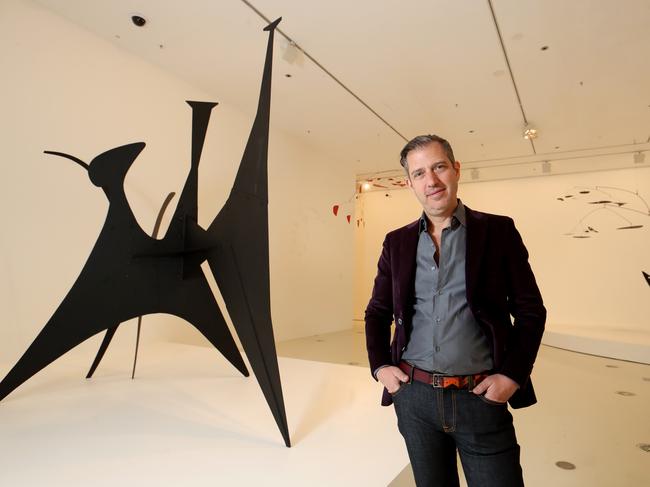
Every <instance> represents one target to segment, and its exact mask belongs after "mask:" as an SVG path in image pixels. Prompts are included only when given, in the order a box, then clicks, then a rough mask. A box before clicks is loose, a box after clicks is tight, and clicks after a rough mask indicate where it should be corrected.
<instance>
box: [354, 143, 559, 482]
mask: <svg viewBox="0 0 650 487" xmlns="http://www.w3.org/2000/svg"><path fill="white" fill-rule="evenodd" d="M400 162H401V164H402V166H403V167H404V169H405V171H406V175H407V184H408V186H409V187H410V188H411V190H413V193H414V194H415V196H416V198H417V199H418V201H419V202H420V204H421V205H422V208H423V210H424V211H423V213H422V216H421V218H420V219H419V220H417V221H415V222H413V223H411V224H409V225H407V226H405V227H402V228H400V229H398V230H395V231H393V232H390V233H389V234H388V235H386V239H385V240H384V244H383V249H382V253H381V257H380V258H379V264H378V272H377V277H376V278H375V284H374V288H373V292H372V298H371V299H370V302H369V303H368V307H367V309H366V316H365V321H366V340H367V348H368V357H369V361H370V367H371V371H372V373H373V376H374V377H375V378H376V379H378V380H379V381H380V382H381V383H382V384H383V385H384V386H385V388H384V395H383V398H382V405H385V406H387V405H390V404H391V403H393V404H394V405H395V412H396V414H397V421H398V427H399V430H400V433H401V434H402V436H403V437H404V439H405V442H406V447H407V450H408V453H409V457H410V459H411V464H412V467H413V473H414V475H415V480H416V483H417V485H418V486H419V487H423V486H458V485H459V481H458V471H457V468H456V450H458V453H459V456H460V459H461V462H462V465H463V470H464V472H465V478H466V479H467V482H468V485H469V486H470V487H490V486H494V487H497V486H498V487H513V486H520V485H523V479H522V473H521V467H520V463H519V445H518V444H517V439H516V437H515V431H514V426H513V422H512V416H511V414H510V412H509V411H508V407H507V403H508V402H509V403H510V405H511V406H512V407H513V408H519V407H526V406H530V405H532V404H534V403H535V402H536V398H535V393H534V391H533V386H532V383H531V381H530V378H529V377H530V373H531V370H532V368H533V363H534V361H535V357H536V355H537V350H538V348H539V345H540V342H541V338H542V333H543V331H544V322H545V319H546V310H545V308H544V305H543V303H542V297H541V295H540V292H539V289H538V288H537V284H536V282H535V277H534V276H533V273H532V270H531V268H530V265H529V264H528V252H527V251H526V248H525V246H524V244H523V242H522V240H521V237H520V235H519V233H518V232H517V230H516V229H515V226H514V223H513V221H512V219H510V218H508V217H505V216H498V215H490V214H487V213H481V212H478V211H473V210H471V209H470V208H468V207H467V206H465V205H463V203H462V202H461V201H460V200H459V199H458V198H457V190H458V181H459V179H460V163H459V162H458V161H456V160H455V158H454V154H453V151H452V148H451V146H450V145H449V142H447V141H446V140H445V139H443V138H441V137H438V136H436V135H423V136H419V137H416V138H414V139H413V140H411V141H410V142H409V143H408V144H406V146H405V147H404V149H403V150H402V152H401V160H400ZM511 316H512V317H513V318H514V321H511ZM393 318H394V321H395V333H394V336H393V339H392V342H391V323H392V321H393Z"/></svg>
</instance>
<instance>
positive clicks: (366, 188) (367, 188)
mask: <svg viewBox="0 0 650 487" xmlns="http://www.w3.org/2000/svg"><path fill="white" fill-rule="evenodd" d="M369 189H370V183H369V182H365V183H363V184H362V185H361V190H362V191H368V190H369Z"/></svg>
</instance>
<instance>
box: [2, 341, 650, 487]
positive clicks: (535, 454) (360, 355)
mask: <svg viewBox="0 0 650 487" xmlns="http://www.w3.org/2000/svg"><path fill="white" fill-rule="evenodd" d="M95 347H96V343H88V344H84V345H82V346H81V347H79V348H78V349H76V350H74V351H73V352H71V353H70V354H68V355H66V356H64V357H63V358H61V359H60V360H59V361H57V362H55V363H54V364H52V365H51V366H50V367H48V368H47V369H45V370H44V371H42V372H41V373H39V374H37V375H36V376H35V377H34V378H32V379H31V380H30V381H28V382H27V383H25V384H24V385H23V386H21V387H20V388H18V389H17V390H16V391H14V392H13V393H12V394H11V395H9V396H7V398H5V399H4V400H3V401H2V402H0V486H5V485H7V486H21V487H22V486H41V485H48V486H63V485H65V486H109V485H110V486H117V485H119V486H131V485H134V486H135V485H137V486H148V485H160V486H167V485H170V486H171V485H187V486H203V485H210V486H214V485H219V486H236V487H238V486H259V485H265V486H310V487H311V486H321V485H322V486H325V485H327V486H337V487H338V486H343V487H346V486H350V487H355V486H358V487H374V486H387V485H390V487H406V486H409V487H411V486H414V485H415V484H414V482H413V478H412V473H411V472H410V468H409V466H408V457H407V455H406V450H405V447H404V445H403V442H402V439H401V437H400V436H399V433H398V431H397V427H396V424H395V423H396V422H395V417H394V412H393V409H392V408H391V407H388V408H382V407H380V406H379V394H380V387H379V386H378V384H377V383H375V382H374V381H373V380H372V379H371V378H370V375H369V373H368V369H367V366H366V359H365V350H364V336H363V332H362V331H361V330H359V329H358V328H357V329H353V330H349V331H344V332H339V333H332V334H327V335H321V336H314V337H308V338H303V339H299V340H292V341H289V342H281V343H279V344H278V353H279V355H280V359H279V363H280V371H281V374H282V381H283V389H284V397H285V402H286V406H287V417H288V422H289V429H290V432H291V436H292V441H293V445H294V446H293V447H292V448H290V449H288V448H286V447H285V446H284V443H283V441H282V437H281V435H280V433H279V431H278V430H277V427H276V425H275V422H274V421H273V418H272V416H271V413H270V411H269V409H268V407H267V405H266V403H265V401H264V399H263V396H262V393H261V391H260V389H259V386H258V385H257V382H256V381H255V379H254V378H252V377H251V378H248V379H245V378H242V377H241V376H239V375H238V373H237V372H236V371H235V370H234V369H233V368H232V367H231V366H229V365H228V364H227V363H226V362H225V360H224V359H223V358H222V357H221V356H220V355H219V353H218V352H217V351H216V350H214V349H212V348H210V347H203V346H192V345H181V344H165V343H160V344H145V345H143V346H142V348H141V351H140V356H139V359H138V372H137V375H136V379H135V380H131V379H130V366H131V364H130V360H131V357H130V354H131V350H130V347H129V350H126V349H117V347H116V348H115V349H109V352H108V353H107V355H106V358H105V359H104V362H103V363H102V365H101V366H100V368H99V369H98V370H97V372H96V375H95V378H94V379H92V380H90V381H88V380H86V379H84V376H85V373H86V370H87V367H88V366H89V364H90V361H91V360H92V358H93V356H94V352H95V350H96V348H95ZM10 365H11V364H7V363H2V364H0V374H4V373H5V372H6V371H7V370H8V368H9V366H10ZM533 379H534V382H535V387H536V390H537V393H538V397H539V399H540V402H539V403H538V404H537V405H535V406H533V407H531V408H527V409H523V410H515V411H513V416H514V418H515V423H516V427H517V432H518V438H519V443H520V444H521V445H522V466H523V468H524V475H525V480H526V485H527V486H528V487H538V486H539V487H542V486H544V487H546V486H553V487H570V486H575V487H583V486H584V487H586V486H589V487H627V486H630V487H632V486H634V487H636V486H646V485H650V365H643V364H638V363H631V362H624V361H619V360H613V359H606V358H601V357H594V356H588V355H583V354H578V353H574V352H569V351H566V350H560V349H556V348H551V347H547V346H542V348H541V350H540V355H539V357H538V360H537V364H536V367H535V371H534V373H533ZM562 462H564V463H562ZM562 467H565V468H562ZM567 467H568V469H567Z"/></svg>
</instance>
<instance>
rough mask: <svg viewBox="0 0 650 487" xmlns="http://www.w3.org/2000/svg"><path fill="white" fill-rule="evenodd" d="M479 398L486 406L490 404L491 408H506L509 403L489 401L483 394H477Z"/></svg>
mask: <svg viewBox="0 0 650 487" xmlns="http://www.w3.org/2000/svg"><path fill="white" fill-rule="evenodd" d="M476 395H477V396H478V398H479V399H480V400H481V401H483V402H484V403H485V404H489V405H490V406H506V405H507V404H508V403H507V402H499V401H493V400H492V399H488V398H487V397H485V395H483V394H476Z"/></svg>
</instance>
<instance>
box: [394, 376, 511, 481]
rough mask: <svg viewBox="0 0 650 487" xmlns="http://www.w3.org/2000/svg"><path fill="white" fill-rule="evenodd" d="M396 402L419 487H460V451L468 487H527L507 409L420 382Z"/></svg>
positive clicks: (402, 390)
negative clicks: (458, 457)
mask: <svg viewBox="0 0 650 487" xmlns="http://www.w3.org/2000/svg"><path fill="white" fill-rule="evenodd" d="M393 402H394V404H395V412H396V413H397V424H398V427H399V431H400V433H401V434H402V436H403V437H404V440H405V441H406V448H407V450H408V454H409V458H410V459H411V466H412V467H413V474H414V476H415V482H416V484H417V485H418V487H429V486H431V487H433V486H435V487H447V486H450V487H452V486H453V487H457V486H458V485H459V481H458V470H457V467H456V449H458V453H459V455H460V460H461V463H462V465H463V471H464V472H465V479H466V480H467V485H468V486H469V487H520V486H523V485H524V481H523V478H522V473H521V466H520V464H519V445H518V444H517V438H516V436H515V428H514V426H513V424H512V415H511V414H510V412H509V411H508V406H507V405H506V404H499V403H494V402H490V401H488V400H487V399H485V398H484V397H482V396H477V395H476V394H474V393H473V392H469V391H467V390H457V389H436V388H433V387H432V386H430V385H427V384H425V383H423V382H417V381H413V382H412V383H410V384H402V387H401V388H400V389H399V390H398V391H397V392H396V393H395V394H394V395H393Z"/></svg>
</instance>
